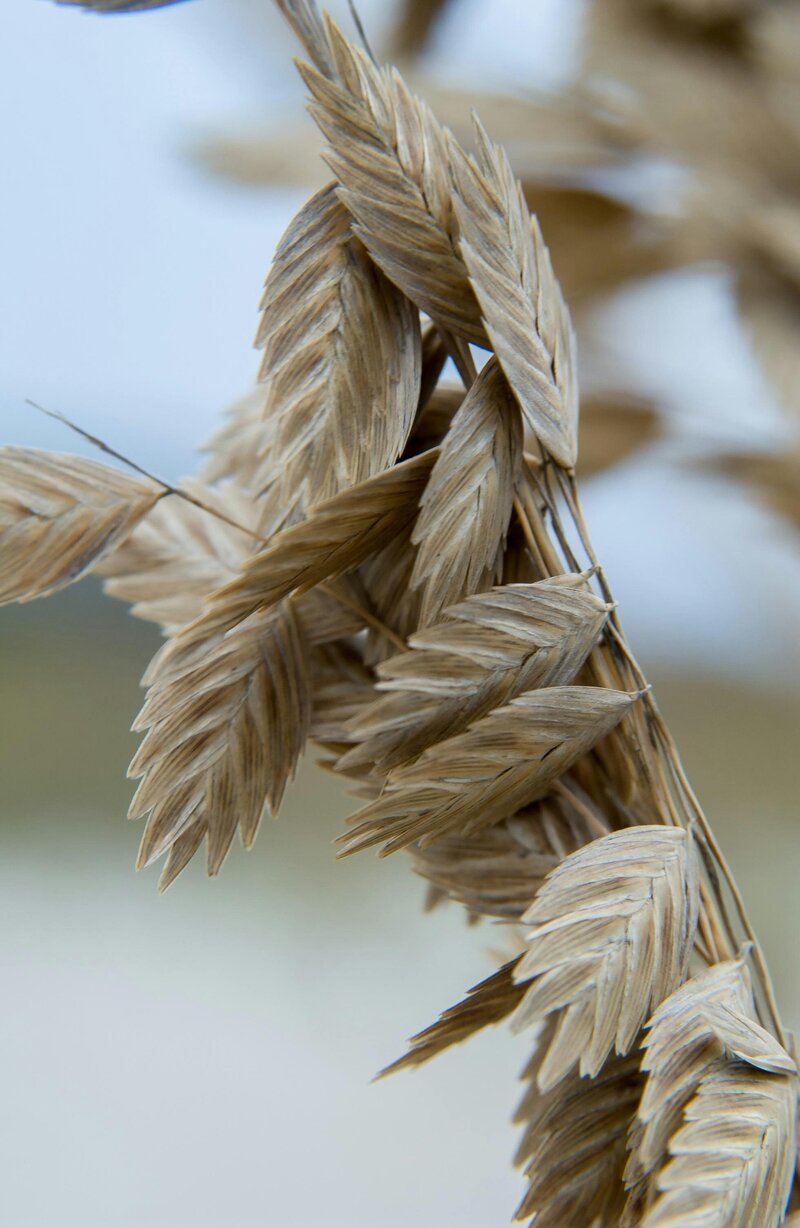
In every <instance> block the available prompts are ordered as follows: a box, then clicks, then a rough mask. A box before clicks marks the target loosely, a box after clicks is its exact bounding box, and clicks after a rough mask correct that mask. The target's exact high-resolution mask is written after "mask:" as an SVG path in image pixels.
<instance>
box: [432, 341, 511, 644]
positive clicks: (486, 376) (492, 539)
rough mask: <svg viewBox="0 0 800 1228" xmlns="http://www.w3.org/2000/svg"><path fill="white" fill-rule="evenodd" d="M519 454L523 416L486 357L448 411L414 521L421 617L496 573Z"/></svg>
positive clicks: (473, 590) (474, 589)
mask: <svg viewBox="0 0 800 1228" xmlns="http://www.w3.org/2000/svg"><path fill="white" fill-rule="evenodd" d="M521 462H522V423H521V421H520V416H519V413H518V412H517V407H516V405H515V403H514V399H513V397H512V396H511V393H510V391H509V388H508V385H507V384H506V380H505V377H504V376H503V373H502V371H501V370H500V368H499V367H498V365H497V362H496V360H495V359H493V358H492V359H490V360H489V362H488V363H487V364H486V366H485V367H484V368H483V370H482V371H481V373H480V375H479V376H478V378H477V379H476V380H475V383H474V384H473V385H472V387H471V388H470V390H469V392H468V393H467V395H466V397H465V398H464V400H463V402H462V403H461V405H460V406H459V408H458V409H457V410H456V413H455V414H454V416H453V419H452V421H451V423H450V427H449V430H448V431H447V434H446V435H445V436H444V439H443V440H442V444H441V448H440V451H439V458H438V460H437V461H436V464H435V465H434V467H433V471H432V473H431V476H430V478H429V480H428V485H427V486H426V487H425V493H424V494H423V496H422V499H421V501H420V513H419V516H418V517H417V519H416V522H415V524H414V531H413V533H412V536H411V540H412V542H413V543H414V545H415V546H416V547H417V556H416V561H415V563H414V571H413V573H412V576H411V585H412V587H413V588H420V589H421V590H422V608H421V611H420V621H421V623H422V624H423V625H425V624H427V623H431V622H436V621H437V620H438V618H439V616H440V614H441V612H442V610H443V609H444V608H445V607H446V606H449V605H452V604H453V603H454V602H456V601H460V600H461V598H462V597H469V596H471V595H472V594H473V593H477V592H481V590H482V589H484V588H487V587H488V586H489V585H490V584H491V583H492V581H493V580H494V579H496V578H497V574H498V571H499V568H500V564H501V562H502V548H503V545H504V542H505V537H506V534H507V532H508V522H509V520H510V518H511V508H512V506H513V501H514V491H515V488H516V485H517V474H518V472H519V468H520V464H521Z"/></svg>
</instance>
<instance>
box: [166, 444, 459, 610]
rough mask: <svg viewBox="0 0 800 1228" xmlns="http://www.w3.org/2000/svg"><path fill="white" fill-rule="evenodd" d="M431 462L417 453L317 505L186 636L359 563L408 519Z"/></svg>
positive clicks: (254, 560)
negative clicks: (409, 458)
mask: <svg viewBox="0 0 800 1228" xmlns="http://www.w3.org/2000/svg"><path fill="white" fill-rule="evenodd" d="M437 456H438V451H437V450H436V449H435V448H434V449H431V450H430V451H429V452H423V453H422V454H421V455H420V456H415V457H413V458H412V459H411V460H408V461H404V462H403V463H402V464H400V465H394V466H393V467H392V468H391V469H387V470H386V472H385V473H381V474H378V476H377V477H374V478H369V479H368V480H367V481H365V482H360V483H359V484H358V485H357V486H352V487H350V488H349V489H348V490H343V491H340V492H339V494H337V495H334V496H333V498H331V499H326V500H325V501H324V502H323V503H319V504H317V506H316V507H314V508H312V509H311V510H310V512H309V515H308V518H307V519H306V520H304V521H302V522H301V523H300V524H296V525H292V526H291V527H290V528H288V529H284V530H283V531H282V532H280V533H278V534H277V535H276V536H275V537H274V538H273V539H272V541H271V542H270V543H269V544H268V545H267V546H265V547H264V548H263V549H262V550H259V551H258V552H257V553H256V554H254V555H252V556H251V557H250V558H249V559H248V560H247V561H246V563H245V564H244V566H243V568H242V572H241V575H240V576H239V577H238V578H237V579H236V580H234V581H232V582H231V583H230V584H228V585H226V586H225V587H224V588H222V589H220V590H219V591H218V592H216V593H214V594H212V596H211V598H210V600H209V603H208V610H207V613H206V614H205V615H204V616H203V619H202V620H201V622H198V624H196V626H195V628H191V629H189V630H191V632H192V634H195V633H197V632H198V631H200V630H201V629H202V630H203V631H205V632H206V633H209V632H211V631H226V630H228V628H230V627H233V626H235V625H236V623H238V622H241V620H242V619H243V618H247V617H248V615H250V614H252V613H253V612H254V611H255V610H258V609H259V608H261V607H267V606H271V605H275V603H276V602H278V601H281V600H282V599H283V598H284V597H287V596H288V595H289V593H291V592H293V591H296V592H298V593H303V592H306V591H307V590H308V589H311V588H313V587H314V586H315V585H317V584H319V583H321V582H322V581H323V580H330V579H333V578H334V577H336V576H339V575H342V573H343V572H346V571H350V570H352V569H353V568H355V567H357V566H358V565H359V564H360V563H363V562H364V560H365V559H366V558H368V557H369V556H370V555H371V554H374V553H375V552H376V551H377V550H379V549H380V548H381V546H383V545H385V544H386V543H387V542H389V541H391V540H392V538H393V537H395V536H396V535H397V534H399V533H401V532H402V530H403V529H404V528H405V527H406V526H407V525H408V524H409V523H410V522H411V521H412V520H413V519H414V517H415V516H416V514H417V505H418V502H419V497H420V495H421V494H422V491H423V490H424V488H425V483H426V481H427V479H428V475H429V473H430V471H431V469H432V467H433V465H434V463H435V461H436V458H437Z"/></svg>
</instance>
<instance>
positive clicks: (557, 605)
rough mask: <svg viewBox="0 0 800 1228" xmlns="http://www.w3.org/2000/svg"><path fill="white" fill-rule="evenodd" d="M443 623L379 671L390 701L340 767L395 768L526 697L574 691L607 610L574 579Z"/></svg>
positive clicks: (360, 732)
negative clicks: (542, 690) (556, 689)
mask: <svg viewBox="0 0 800 1228" xmlns="http://www.w3.org/2000/svg"><path fill="white" fill-rule="evenodd" d="M443 614H444V617H443V621H441V622H439V623H437V624H436V625H435V626H433V627H426V628H424V629H423V630H421V631H417V632H416V633H415V634H414V635H412V636H411V638H410V640H409V649H410V651H408V652H406V653H403V654H401V655H400V656H395V657H392V658H390V659H389V660H388V661H384V662H383V664H381V665H380V666H379V667H378V675H379V679H380V681H379V683H378V686H379V688H380V690H382V691H384V692H385V694H384V695H383V696H382V697H381V698H379V699H377V700H376V702H375V703H374V704H372V705H371V706H370V707H368V708H367V709H365V711H364V712H363V713H360V714H359V715H358V716H357V717H356V718H355V720H354V721H353V725H352V727H351V735H352V736H353V738H354V739H358V742H357V745H356V746H355V747H354V748H353V749H352V751H350V752H348V754H347V755H346V756H345V758H344V761H343V764H342V766H347V765H349V766H354V765H355V764H356V763H363V762H368V761H370V760H371V761H373V762H374V763H375V764H376V765H378V766H380V767H381V768H382V769H384V770H385V769H388V768H392V767H395V766H397V765H398V764H399V763H403V762H408V761H409V760H411V759H414V758H415V757H416V756H417V755H419V754H420V753H421V752H422V751H423V750H425V749H426V747H428V746H430V745H432V744H433V743H434V742H440V741H442V739H443V738H447V737H451V736H453V735H454V734H456V733H461V732H463V730H464V729H466V728H467V726H468V725H469V724H471V722H472V721H474V720H477V719H478V718H479V717H481V716H485V715H486V713H487V712H489V711H491V709H492V708H498V707H500V705H501V704H503V703H505V702H506V701H507V700H509V699H511V698H513V697H514V696H515V695H519V694H521V693H522V692H523V691H530V690H533V689H534V688H535V687H550V686H563V685H565V684H566V683H569V682H572V681H573V680H574V678H575V676H576V674H577V673H578V670H579V669H580V668H581V666H582V665H583V662H584V661H585V659H586V657H587V656H588V654H589V652H590V650H591V648H592V646H593V645H594V643H595V642H596V641H597V637H598V636H599V634H600V631H601V629H602V626H603V623H604V622H605V619H606V617H607V615H608V608H607V606H606V605H605V604H604V603H603V602H602V601H601V600H600V599H599V598H598V597H597V596H595V594H594V593H593V592H592V591H591V589H590V588H589V585H588V583H587V581H586V579H585V577H584V576H581V575H569V576H558V577H555V578H554V579H552V580H542V581H539V582H538V583H535V584H519V585H506V586H504V587H501V588H494V589H491V590H490V591H489V592H488V593H481V594H478V595H477V596H475V597H469V598H468V599H467V600H466V601H464V602H462V603H461V604H460V605H455V606H450V607H449V608H448V609H446V610H445V611H444V612H443Z"/></svg>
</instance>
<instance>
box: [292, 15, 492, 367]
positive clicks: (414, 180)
mask: <svg viewBox="0 0 800 1228" xmlns="http://www.w3.org/2000/svg"><path fill="white" fill-rule="evenodd" d="M282 7H283V8H284V10H286V9H289V10H294V9H295V8H297V7H299V6H297V5H295V4H293V3H289V2H288V0H283V3H282ZM304 7H307V6H304ZM301 37H302V39H303V42H304V45H305V46H306V49H307V51H309V53H310V54H311V55H312V57H314V56H316V59H317V64H316V67H311V66H308V65H301V68H300V71H301V73H302V76H303V80H304V81H305V83H306V85H307V86H308V88H309V90H310V92H311V94H312V97H313V102H312V103H311V104H310V106H309V110H310V112H311V115H312V116H313V118H314V119H315V120H316V122H317V124H318V126H319V128H320V129H321V131H322V133H323V134H324V136H325V138H326V140H327V142H328V153H327V155H326V160H327V162H328V165H329V166H330V168H331V170H332V171H333V173H334V174H335V175H336V178H337V180H338V181H339V183H340V185H341V187H340V191H339V195H340V198H341V199H342V201H343V202H344V204H345V205H346V206H347V208H348V209H349V210H350V212H351V213H352V215H353V218H354V219H355V232H356V234H357V235H358V237H359V238H360V239H361V241H362V242H363V243H364V245H365V247H366V248H367V250H368V251H369V253H370V255H371V256H372V258H373V260H374V261H375V263H376V264H377V265H378V266H379V267H380V268H381V269H382V270H383V272H384V273H385V274H386V276H387V277H388V278H389V279H390V281H393V282H394V284H395V285H397V286H399V287H400V289H401V290H403V292H404V293H405V294H406V295H408V297H409V298H410V299H411V301H412V302H413V303H416V304H417V306H418V307H419V308H420V309H421V310H423V311H425V312H426V313H427V314H428V315H429V316H431V318H432V319H433V320H435V321H436V323H437V324H439V325H441V326H443V327H444V328H446V329H448V330H450V331H452V332H454V333H456V334H457V335H458V336H461V337H463V338H465V339H466V340H467V341H472V342H476V343H477V344H483V343H485V333H484V331H483V327H482V325H481V313H480V309H479V307H478V304H477V302H476V300H475V296H474V294H473V292H472V289H471V288H470V284H469V279H468V277H467V273H466V270H465V269H464V266H463V264H462V262H461V260H460V258H459V256H458V253H457V251H456V247H455V241H454V234H453V216H452V200H451V188H450V181H449V177H448V171H447V158H446V156H445V133H444V129H442V128H441V127H440V125H439V124H438V123H437V122H436V120H435V119H434V117H433V115H432V114H431V112H430V110H429V109H428V107H427V106H426V105H425V104H424V103H422V102H420V101H419V100H418V99H417V98H415V97H414V96H413V95H412V94H411V93H410V92H409V91H408V89H407V88H406V86H405V83H404V82H403V80H402V78H401V77H400V76H399V75H398V74H397V73H396V72H394V71H392V70H390V69H388V70H387V69H379V68H377V67H376V66H375V65H374V64H373V63H372V61H371V60H370V59H369V57H368V56H367V55H366V54H365V53H364V52H363V51H362V50H361V49H360V48H358V47H355V46H354V45H353V44H352V43H350V42H349V41H348V40H347V39H346V38H345V36H344V35H343V34H342V32H341V30H340V29H339V28H338V26H337V25H336V24H335V23H334V22H333V21H331V20H330V19H328V18H326V19H325V22H324V26H321V25H319V24H317V25H315V27H314V30H313V33H312V34H311V35H310V36H309V35H308V34H307V33H305V32H302V33H301ZM322 61H324V63H322Z"/></svg>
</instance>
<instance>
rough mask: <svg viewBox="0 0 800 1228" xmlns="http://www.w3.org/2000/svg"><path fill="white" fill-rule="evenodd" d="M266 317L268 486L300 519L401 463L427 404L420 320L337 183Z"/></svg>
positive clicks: (285, 255) (295, 249) (322, 195)
mask: <svg viewBox="0 0 800 1228" xmlns="http://www.w3.org/2000/svg"><path fill="white" fill-rule="evenodd" d="M262 309H263V314H262V319H261V325H260V328H259V331H258V335H257V337H256V344H257V345H259V346H262V347H263V349H264V360H263V363H262V367H261V378H262V380H264V381H265V383H266V399H265V403H264V416H265V417H266V418H267V419H268V420H270V419H271V420H273V421H272V422H271V423H270V429H269V432H268V437H267V441H266V446H265V449H264V451H265V454H264V456H263V457H262V465H261V473H260V481H259V482H258V484H259V486H260V487H261V488H270V487H272V486H275V485H277V486H278V487H279V489H280V496H279V497H280V503H281V506H282V508H283V509H284V514H287V515H288V516H289V517H291V511H289V512H288V513H287V511H286V509H291V508H293V507H294V506H295V505H296V506H298V507H299V508H300V509H302V510H305V509H306V508H307V507H309V506H311V505H313V504H315V503H319V502H321V501H322V500H324V499H328V498H330V497H331V496H332V495H335V494H336V493H337V492H338V491H340V490H343V489H345V488H346V487H348V486H352V485H355V484H356V483H358V482H361V481H364V480H365V479H367V478H370V477H373V476H375V475H376V474H378V473H381V472H382V471H383V470H384V469H387V468H388V467H389V466H390V465H393V464H394V462H395V461H396V460H397V458H398V457H399V455H400V453H401V452H402V450H403V448H404V446H405V443H406V439H407V438H408V434H409V432H410V430H411V425H412V422H413V419H414V414H415V412H416V408H417V403H418V400H419V390H420V372H421V340H420V326H419V314H418V312H417V311H416V309H415V308H414V307H413V306H412V305H411V303H410V302H409V301H408V299H407V298H405V296H404V295H402V294H401V293H400V291H399V290H396V289H395V287H394V286H393V285H392V284H391V282H389V281H388V280H387V279H386V278H385V277H384V276H383V274H382V273H381V272H380V270H379V269H377V268H376V267H375V265H373V263H372V261H371V260H370V258H369V256H368V255H367V253H366V251H365V249H364V247H363V246H362V244H361V243H360V242H359V241H358V240H357V239H355V238H354V237H353V234H352V228H351V224H350V215H349V213H348V212H347V210H346V209H345V207H344V206H343V205H342V204H341V203H340V201H339V200H338V198H337V196H336V191H335V185H332V184H329V185H328V187H326V188H323V189H322V191H320V192H317V193H316V195H314V196H312V197H311V199H310V200H309V201H308V202H307V203H306V204H305V205H304V206H303V208H302V209H301V210H300V212H299V213H298V214H297V215H296V217H295V218H294V219H293V220H292V222H291V223H290V225H289V227H288V229H287V231H286V233H285V234H284V236H283V238H282V239H281V241H280V243H279V245H278V249H277V251H276V253H275V258H274V261H273V264H272V268H271V270H270V273H269V276H268V278H267V282H266V286H265V289H264V297H263V300H262Z"/></svg>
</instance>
